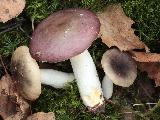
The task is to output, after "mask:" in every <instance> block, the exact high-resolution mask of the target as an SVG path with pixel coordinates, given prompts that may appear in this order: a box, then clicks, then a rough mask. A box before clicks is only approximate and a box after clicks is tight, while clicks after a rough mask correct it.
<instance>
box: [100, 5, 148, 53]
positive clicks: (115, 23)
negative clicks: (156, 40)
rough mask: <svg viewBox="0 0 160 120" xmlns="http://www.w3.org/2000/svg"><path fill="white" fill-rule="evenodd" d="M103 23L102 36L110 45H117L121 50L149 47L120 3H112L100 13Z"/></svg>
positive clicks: (103, 40)
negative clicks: (137, 32)
mask: <svg viewBox="0 0 160 120" xmlns="http://www.w3.org/2000/svg"><path fill="white" fill-rule="evenodd" d="M97 15H98V18H99V20H100V23H101V28H100V37H101V38H102V42H104V43H105V44H106V45H107V46H108V47H112V46H116V47H118V48H119V49H120V50H121V51H129V50H133V49H146V51H149V49H148V47H147V46H146V45H145V44H144V43H143V42H142V41H140V40H139V38H138V37H137V36H136V35H135V34H134V30H133V29H132V28H131V25H132V24H133V23H134V21H133V20H131V18H129V17H127V16H126V15H125V13H124V11H123V9H122V7H121V5H120V4H115V5H110V6H108V7H107V8H106V10H105V11H104V12H102V13H98V14H97Z"/></svg>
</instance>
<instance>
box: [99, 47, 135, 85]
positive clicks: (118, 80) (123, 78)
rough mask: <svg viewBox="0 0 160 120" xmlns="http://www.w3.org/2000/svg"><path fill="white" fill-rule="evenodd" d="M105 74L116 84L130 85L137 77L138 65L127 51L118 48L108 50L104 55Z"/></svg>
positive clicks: (102, 62)
mask: <svg viewBox="0 0 160 120" xmlns="http://www.w3.org/2000/svg"><path fill="white" fill-rule="evenodd" d="M101 64H102V67H103V69H104V72H105V74H106V75H107V76H108V78H109V79H110V80H112V81H113V83H114V84H116V85H119V86H122V87H129V86H130V85H132V84H133V82H134V81H135V79H136V77H137V65H136V63H135V61H134V60H133V59H132V57H130V56H129V55H128V54H127V53H126V52H121V51H119V50H118V49H110V50H107V51H106V52H105V53H104V54H103V57H102V61H101Z"/></svg>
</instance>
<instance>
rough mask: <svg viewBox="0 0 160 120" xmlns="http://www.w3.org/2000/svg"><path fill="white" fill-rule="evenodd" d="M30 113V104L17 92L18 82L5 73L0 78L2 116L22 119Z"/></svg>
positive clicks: (9, 118)
mask: <svg viewBox="0 0 160 120" xmlns="http://www.w3.org/2000/svg"><path fill="white" fill-rule="evenodd" d="M20 113H21V114H20ZM28 113H29V104H28V103H27V102H26V101H25V100H24V99H23V98H22V97H20V96H19V94H18V93H17V90H16V84H15V82H14V81H13V80H12V79H11V77H10V76H9V75H8V74H6V75H4V76H3V77H2V79H1V80H0V116H1V117H2V118H3V119H7V120H21V119H23V118H24V117H26V116H27V114H28ZM15 116H17V117H16V118H15ZM14 118H15V119H14ZM17 118H18V119H17ZM19 118H21V119H19Z"/></svg>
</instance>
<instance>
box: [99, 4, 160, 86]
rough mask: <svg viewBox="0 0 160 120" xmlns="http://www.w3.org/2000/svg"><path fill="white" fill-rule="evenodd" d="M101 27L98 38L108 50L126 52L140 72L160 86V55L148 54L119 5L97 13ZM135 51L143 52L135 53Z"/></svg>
mask: <svg viewBox="0 0 160 120" xmlns="http://www.w3.org/2000/svg"><path fill="white" fill-rule="evenodd" d="M97 16H98V18H99V20H100V23H101V27H100V33H99V37H101V39H102V42H103V43H105V44H106V45H107V46H108V47H109V48H110V47H112V46H115V47H117V48H119V49H120V50H121V51H127V52H129V54H130V55H131V57H132V58H133V59H135V61H137V62H138V66H139V68H140V70H141V71H146V72H147V73H148V76H149V77H150V78H151V79H154V80H155V83H156V86H160V66H159V63H155V62H160V54H157V53H150V50H149V48H148V47H147V45H145V43H143V42H142V41H141V40H140V39H139V37H138V36H136V35H135V34H134V30H133V29H132V28H131V26H132V24H134V21H133V20H132V19H131V18H129V17H127V16H126V15H125V13H124V11H123V8H122V7H121V5H120V4H113V5H109V6H108V7H107V8H106V9H105V10H104V11H103V12H101V13H97ZM135 50H139V51H144V52H137V51H135Z"/></svg>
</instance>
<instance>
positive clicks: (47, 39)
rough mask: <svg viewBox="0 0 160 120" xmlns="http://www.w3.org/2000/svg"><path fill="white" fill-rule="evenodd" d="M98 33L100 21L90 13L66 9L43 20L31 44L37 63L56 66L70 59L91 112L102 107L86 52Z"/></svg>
mask: <svg viewBox="0 0 160 120" xmlns="http://www.w3.org/2000/svg"><path fill="white" fill-rule="evenodd" d="M99 30H100V22H99V19H98V18H97V16H96V15H95V14H94V13H92V12H91V11H89V10H86V9H67V10H61V11H58V12H55V13H53V14H52V15H50V16H49V17H48V18H46V19H45V20H43V21H42V22H41V23H40V24H39V25H38V26H37V28H36V29H35V31H34V32H33V35H32V40H31V41H30V53H31V55H32V57H33V58H34V59H36V60H38V61H46V62H51V63H52V62H53V63H56V62H60V61H64V60H67V59H70V61H71V65H72V68H73V71H74V75H75V78H76V81H77V84H78V88H79V91H80V94H81V97H82V100H83V102H84V104H85V105H86V106H88V107H89V108H91V109H94V108H95V109H96V108H98V107H99V106H101V105H102V104H103V95H102V90H101V84H100V81H99V77H98V74H97V71H96V67H95V64H94V62H93V60H92V57H91V55H90V53H89V52H88V50H87V48H89V47H90V46H91V44H92V42H93V41H94V40H95V39H96V38H97V36H98V33H99Z"/></svg>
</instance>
